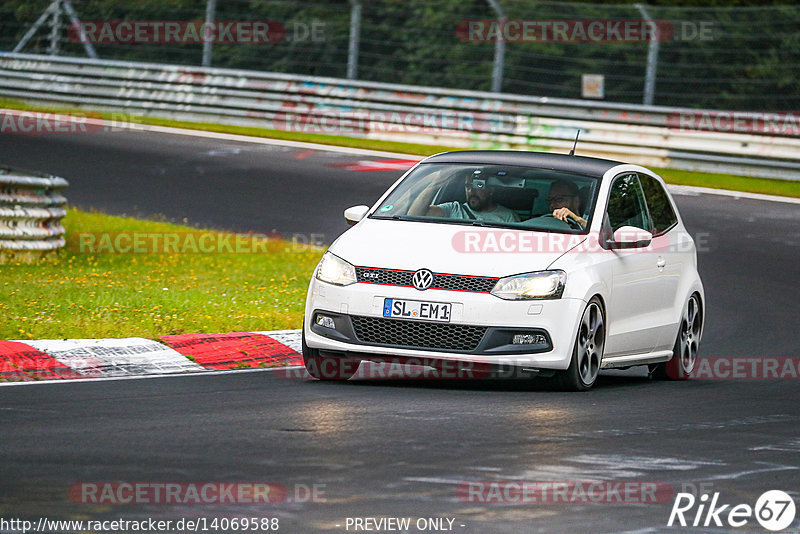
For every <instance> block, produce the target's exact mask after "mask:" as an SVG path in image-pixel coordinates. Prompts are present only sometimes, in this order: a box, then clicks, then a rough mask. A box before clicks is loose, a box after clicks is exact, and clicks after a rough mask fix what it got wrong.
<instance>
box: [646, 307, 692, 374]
mask: <svg viewBox="0 0 800 534" xmlns="http://www.w3.org/2000/svg"><path fill="white" fill-rule="evenodd" d="M702 333H703V306H702V303H701V302H700V296H699V295H698V294H697V293H693V294H692V296H691V297H689V300H687V301H686V306H684V307H683V312H681V322H680V326H679V327H678V335H677V337H676V338H675V345H674V346H673V347H672V358H670V360H669V361H666V362H663V363H657V364H655V365H651V366H650V377H651V378H652V379H653V380H688V379H689V378H691V375H692V371H693V370H694V368H695V365H696V364H697V351H698V349H699V348H700V336H701V334H702Z"/></svg>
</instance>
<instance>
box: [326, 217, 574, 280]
mask: <svg viewBox="0 0 800 534" xmlns="http://www.w3.org/2000/svg"><path fill="white" fill-rule="evenodd" d="M585 238H586V236H583V235H569V234H557V233H547V232H534V231H530V230H511V229H505V228H481V227H474V226H469V225H459V224H444V223H426V222H411V221H398V220H382V219H365V220H363V221H361V222H360V223H359V224H357V225H356V226H354V227H353V228H351V229H350V230H348V231H347V232H345V233H344V234H343V235H342V236H341V237H339V239H337V240H336V241H335V242H334V243H333V245H331V248H330V251H331V252H332V253H333V254H336V255H337V256H339V257H340V258H342V259H344V260H346V261H348V262H350V263H352V264H353V265H355V266H357V267H380V268H385V269H402V270H409V271H416V270H417V269H423V268H425V269H430V270H431V271H433V272H436V273H451V274H465V275H472V276H492V277H495V276H496V277H503V276H510V275H513V274H519V273H524V272H530V271H539V270H543V269H547V268H548V267H549V266H550V265H551V264H552V263H553V262H554V261H555V260H556V259H558V258H559V257H560V256H561V255H563V254H564V253H565V252H566V251H567V250H569V249H570V248H572V247H574V246H575V245H577V244H579V243H580V242H582V241H583V240H585Z"/></svg>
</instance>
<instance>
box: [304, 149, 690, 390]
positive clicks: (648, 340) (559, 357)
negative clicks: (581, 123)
mask: <svg viewBox="0 0 800 534" xmlns="http://www.w3.org/2000/svg"><path fill="white" fill-rule="evenodd" d="M345 219H346V220H347V221H348V223H349V224H351V225H353V227H352V228H350V229H349V230H348V231H347V232H345V233H344V234H342V235H341V236H340V237H339V238H338V239H337V240H336V241H335V242H334V243H333V244H332V245H331V247H330V248H329V249H328V251H327V252H326V253H325V255H324V257H323V258H322V260H321V261H320V263H319V265H318V266H317V268H316V270H315V271H314V275H313V277H312V280H311V284H310V286H309V290H308V296H307V300H306V308H305V318H304V325H303V358H304V360H305V364H306V368H307V370H308V372H309V373H310V374H311V375H312V376H313V377H315V378H319V379H323V380H325V379H327V380H346V379H347V378H350V377H351V376H352V375H353V374H355V372H356V370H357V369H358V365H359V363H360V362H361V361H362V360H370V361H375V362H387V361H389V362H406V363H412V364H419V363H422V364H424V365H428V366H432V367H434V368H435V367H438V366H445V365H448V364H449V365H452V364H453V362H456V363H457V364H458V365H459V366H473V365H474V366H490V367H492V368H495V367H505V368H508V366H513V368H514V369H516V370H519V371H521V372H523V373H525V374H530V375H531V376H553V375H556V377H557V378H556V379H557V380H558V381H559V382H560V384H561V385H562V386H563V387H564V388H566V389H571V390H587V389H589V388H591V387H592V386H593V385H594V384H595V382H596V380H597V376H598V373H599V371H600V369H606V368H628V367H631V366H634V365H647V366H649V368H650V372H651V376H654V377H659V378H674V379H681V378H686V377H687V376H688V375H689V374H690V373H691V371H692V369H693V367H694V364H695V359H696V356H697V349H698V345H699V343H700V338H701V336H702V333H703V319H704V310H705V297H704V293H703V285H702V283H701V281H700V277H699V275H698V273H697V254H696V249H695V245H694V241H693V240H692V237H691V236H690V235H689V233H688V232H687V231H686V228H685V227H684V225H683V222H682V221H681V218H680V215H679V214H678V210H677V207H676V206H675V202H674V201H673V199H672V197H671V196H670V194H669V192H668V191H667V189H666V188H665V186H664V182H663V180H662V179H661V178H660V177H658V176H657V175H656V174H654V173H653V172H652V171H650V170H648V169H646V168H644V167H641V166H638V165H629V164H623V163H619V162H616V161H608V160H603V159H595V158H588V157H579V156H571V155H570V156H567V155H558V154H543V153H532V152H514V151H463V152H448V153H444V154H438V155H435V156H431V157H429V158H427V159H425V160H423V161H421V162H420V163H419V164H418V165H416V166H415V167H413V168H412V169H410V170H409V171H408V172H407V173H406V174H405V175H404V176H403V177H401V178H400V179H399V180H398V181H397V182H395V184H394V185H392V187H390V188H389V190H388V191H387V192H386V193H384V195H383V196H382V197H381V198H380V199H379V200H378V202H376V203H375V204H374V205H373V206H372V207H368V206H356V207H353V208H350V209H348V210H346V211H345Z"/></svg>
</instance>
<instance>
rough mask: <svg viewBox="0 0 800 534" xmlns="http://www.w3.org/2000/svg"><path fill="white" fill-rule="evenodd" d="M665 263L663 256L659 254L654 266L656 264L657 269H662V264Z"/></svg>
mask: <svg viewBox="0 0 800 534" xmlns="http://www.w3.org/2000/svg"><path fill="white" fill-rule="evenodd" d="M666 264H667V260H665V259H664V258H662V257H661V256H659V257H658V260H657V261H656V266H657V267H658V268H659V269H663V268H664V266H665V265H666Z"/></svg>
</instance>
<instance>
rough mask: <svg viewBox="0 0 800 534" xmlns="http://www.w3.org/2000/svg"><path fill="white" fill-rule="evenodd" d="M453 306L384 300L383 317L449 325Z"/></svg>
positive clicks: (417, 301) (441, 303) (414, 301)
mask: <svg viewBox="0 0 800 534" xmlns="http://www.w3.org/2000/svg"><path fill="white" fill-rule="evenodd" d="M452 306H453V305H452V304H449V303H444V302H423V301H419V300H401V299H383V316H384V317H397V318H399V319H421V320H423V321H437V322H440V323H449V322H450V311H451V308H452Z"/></svg>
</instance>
